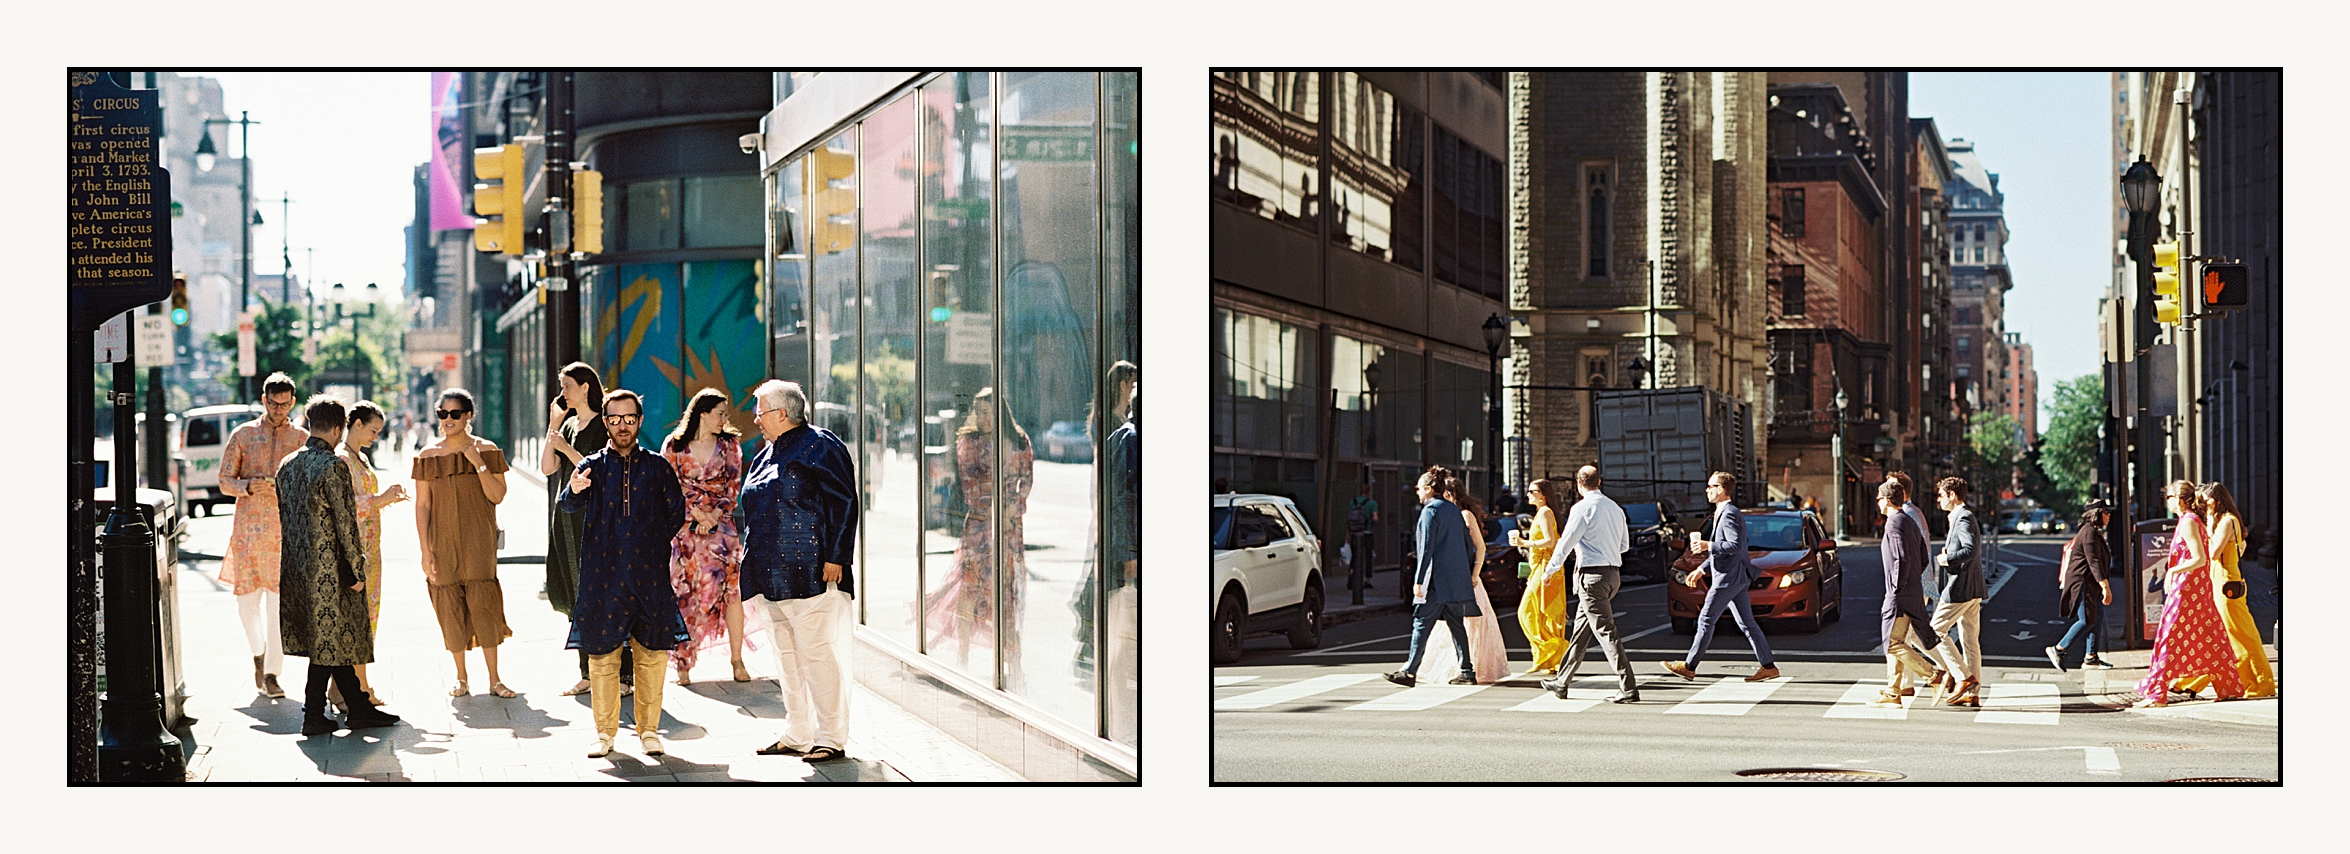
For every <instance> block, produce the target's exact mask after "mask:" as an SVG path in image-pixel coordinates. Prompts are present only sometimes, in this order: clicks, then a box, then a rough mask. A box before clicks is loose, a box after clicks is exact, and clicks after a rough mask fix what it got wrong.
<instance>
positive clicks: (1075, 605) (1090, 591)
mask: <svg viewBox="0 0 2350 854" xmlns="http://www.w3.org/2000/svg"><path fill="white" fill-rule="evenodd" d="M1141 375H1142V369H1141V368H1137V367H1135V366H1134V363H1133V362H1129V361H1126V360H1124V359H1120V360H1118V361H1117V362H1116V363H1114V364H1112V365H1110V370H1109V372H1108V373H1107V374H1106V375H1105V376H1104V377H1103V380H1104V382H1103V383H1102V385H1103V387H1104V388H1107V389H1109V390H1110V413H1109V417H1108V418H1107V419H1106V420H1107V421H1108V422H1109V423H1111V424H1121V423H1122V422H1125V421H1126V420H1127V419H1128V417H1129V415H1128V412H1127V408H1126V405H1127V401H1128V400H1129V399H1131V398H1132V397H1133V396H1134V386H1135V382H1136V381H1137V378H1139V377H1140V376H1141ZM1094 416H1095V413H1094V412H1093V411H1092V409H1091V408H1088V410H1087V411H1086V417H1085V432H1086V433H1087V435H1091V434H1092V433H1093V430H1094V424H1095V423H1096V421H1097V419H1096V418H1095V417H1094ZM1113 429H1116V428H1113ZM1105 441H1106V440H1105ZM1109 451H1110V448H1109V445H1107V444H1104V445H1103V446H1102V453H1104V454H1108V453H1109ZM1105 462H1106V460H1105ZM1103 471H1106V472H1110V471H1114V470H1111V469H1104V470H1103ZM1110 476H1111V477H1115V476H1116V475H1115V474H1114V473H1113V474H1112V475H1110ZM1117 488H1118V486H1117V484H1115V483H1111V484H1107V485H1105V486H1103V487H1102V489H1104V490H1108V491H1115V490H1116V489H1117ZM1096 506H1097V507H1100V508H1103V510H1104V515H1097V516H1096V517H1094V519H1093V520H1092V525H1091V527H1092V530H1091V532H1090V534H1089V536H1090V537H1091V538H1092V542H1088V543H1086V544H1085V578H1084V580H1082V581H1080V582H1078V584H1077V591H1076V594H1075V595H1073V596H1071V597H1070V599H1069V610H1070V611H1072V612H1074V613H1075V614H1076V615H1077V629H1076V631H1074V632H1072V633H1071V634H1073V635H1075V636H1076V638H1077V661H1076V662H1075V663H1074V664H1071V665H1070V666H1069V672H1070V675H1071V676H1074V677H1076V679H1077V684H1079V685H1081V686H1085V687H1086V688H1088V689H1090V688H1091V687H1092V686H1093V653H1094V649H1093V643H1094V641H1093V634H1094V627H1095V623H1094V602H1095V600H1096V598H1097V596H1098V591H1096V590H1095V579H1096V578H1097V577H1098V576H1099V575H1100V573H1099V572H1098V571H1097V569H1096V558H1095V555H1096V553H1097V550H1098V547H1099V546H1100V543H1101V540H1100V538H1101V526H1102V525H1104V524H1109V525H1116V524H1117V522H1116V521H1114V520H1115V519H1116V517H1115V516H1111V515H1107V510H1108V506H1109V502H1108V500H1107V498H1106V497H1105V499H1104V500H1103V501H1102V502H1101V503H1099V504H1097V505H1096ZM1113 563H1114V561H1113ZM1109 586H1110V588H1111V589H1116V588H1117V586H1118V582H1117V581H1115V580H1112V581H1111V582H1110V584H1109Z"/></svg>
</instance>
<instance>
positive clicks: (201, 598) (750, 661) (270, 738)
mask: <svg viewBox="0 0 2350 854" xmlns="http://www.w3.org/2000/svg"><path fill="white" fill-rule="evenodd" d="M378 460H379V461H381V462H383V464H384V468H383V469H382V470H380V471H379V472H378V473H377V477H378V478H379V479H380V480H381V481H382V483H384V484H385V485H389V484H391V483H395V482H402V483H404V482H407V480H408V478H407V471H408V464H407V460H406V458H405V457H404V456H403V455H398V454H389V453H385V454H381V455H379V456H378ZM525 462H530V461H525ZM534 475H535V472H530V471H525V470H524V469H523V468H522V467H517V468H516V469H514V471H513V474H512V475H510V476H509V477H508V478H507V482H508V484H509V488H508V494H507V496H506V500H505V501H504V502H503V503H502V504H501V505H500V506H499V513H498V516H499V521H500V522H501V524H502V525H503V526H504V527H505V528H506V529H507V546H508V548H507V549H505V550H503V551H501V552H499V556H500V558H501V563H500V565H499V567H498V574H499V580H500V581H501V582H502V584H501V586H502V587H503V588H504V592H505V600H506V601H505V612H506V618H507V620H508V622H509V624H510V627H511V628H512V630H513V632H514V636H513V637H510V638H507V639H506V642H505V643H504V644H502V645H501V646H500V647H499V650H500V652H501V653H502V654H501V656H500V660H499V671H500V672H499V676H500V678H502V679H503V680H504V681H505V683H506V685H507V686H508V687H510V688H512V689H513V690H514V691H516V692H517V693H519V694H520V696H518V697H515V698H513V699H500V698H498V697H495V696H491V695H490V694H489V693H488V690H489V683H490V680H489V677H488V674H487V672H486V671H485V670H484V668H483V662H482V657H481V653H480V652H479V651H478V650H476V651H471V652H469V653H468V654H467V655H466V668H467V670H468V671H469V676H470V688H471V692H470V693H469V694H468V695H466V696H462V697H451V696H449V693H448V692H449V690H450V688H451V687H453V686H454V685H455V684H456V672H455V669H454V665H453V663H452V662H451V660H450V656H449V653H448V652H447V651H446V650H444V649H442V648H441V644H440V634H439V630H438V628H437V623H436V622H435V621H434V618H433V614H432V605H431V602H430V601H429V599H428V598H427V597H426V593H425V585H424V580H423V574H422V571H421V569H420V567H419V564H418V558H417V544H416V524H415V521H414V517H413V515H412V512H411V511H412V509H413V506H414V505H413V503H412V502H411V503H402V504H398V505H394V506H392V507H391V508H388V509H387V510H385V511H384V514H383V522H384V526H383V527H384V562H385V564H386V568H385V572H384V578H383V587H384V591H383V606H382V614H381V618H380V620H379V623H378V626H377V631H376V650H375V657H376V663H375V664H373V665H370V666H369V668H368V676H369V681H370V682H371V683H373V684H374V686H375V689H376V693H377V694H378V695H380V696H381V697H383V699H384V708H385V709H386V710H387V711H390V712H392V713H394V714H397V715H400V716H401V717H402V718H403V719H404V721H403V722H402V723H401V724H400V725H398V726H394V727H389V728H384V729H368V730H358V731H351V730H342V731H338V732H337V733H336V734H335V735H333V736H326V737H307V738H306V737H303V736H301V735H299V734H298V733H299V730H300V728H301V718H302V699H301V698H302V689H303V682H304V667H305V666H306V665H307V663H308V662H307V661H306V660H305V659H301V658H293V657H288V658H287V659H286V670H287V672H286V673H285V674H283V675H281V676H280V677H279V681H280V682H281V683H282V684H283V686H284V687H285V689H286V693H287V697H286V698H285V699H281V700H270V699H268V698H266V697H263V696H261V695H260V694H259V693H258V692H256V691H254V690H253V687H252V667H253V664H252V661H253V659H252V656H251V654H250V653H249V652H247V650H246V646H245V640H244V636H243V633H242V632H241V631H240V630H239V629H238V628H237V621H236V601H235V599H234V597H232V596H230V595H229V592H228V591H227V589H226V588H225V586H224V585H221V584H219V583H218V582H216V581H214V580H213V576H214V575H216V574H217V573H218V572H219V564H218V562H217V561H215V560H210V559H201V560H192V561H189V562H184V563H182V564H181V566H180V568H179V572H181V573H182V574H181V576H180V589H181V596H180V603H179V605H180V613H181V617H180V625H181V627H182V629H181V631H182V643H183V645H184V647H183V649H184V652H183V662H184V666H185V668H186V670H187V674H188V675H187V683H188V690H189V692H190V694H191V695H192V696H191V697H190V698H189V700H188V713H189V714H190V715H191V716H193V717H194V718H195V719H196V720H195V721H194V722H193V723H192V724H191V725H189V726H187V727H184V728H182V730H181V731H180V732H179V735H180V737H181V738H182V739H183V740H185V741H186V742H187V743H188V750H189V761H188V776H189V779H190V780H191V781H198V782H281V781H302V782H323V781H332V780H354V779H358V780H373V781H418V782H442V781H462V782H509V781H511V782H586V781H630V782H656V781H658V782H669V781H676V782H720V781H746V782H747V781H760V782H910V781H914V782H1017V781H1019V780H1020V778H1019V777H1018V776H1017V775H1015V774H1013V773H1012V772H1011V771H1009V770H1008V769H1006V768H1004V767H1003V766H1002V765H999V764H997V763H995V762H993V761H991V760H989V759H987V758H986V757H984V756H982V755H980V754H979V753H978V752H976V751H974V750H972V749H971V748H969V747H967V746H965V745H963V744H962V743H961V742H959V741H957V740H956V739H955V738H953V737H951V736H949V735H947V734H945V733H942V732H940V731H939V730H937V729H936V728H934V727H931V726H930V725H929V724H928V723H926V722H924V721H923V720H921V719H920V718H917V717H915V716H914V715H912V714H911V713H908V712H907V711H905V710H904V709H902V708H900V707H898V706H897V705H895V704H893V703H891V702H889V701H888V700H885V699H883V698H881V697H880V696H878V695H876V694H874V693H873V692H871V691H868V690H866V689H865V688H864V687H863V686H861V685H854V684H853V683H852V689H851V690H852V693H851V696H850V708H851V724H850V730H849V731H850V738H849V743H848V745H846V749H847V752H848V754H849V756H850V757H852V759H853V760H854V761H845V762H835V763H827V764H821V765H811V764H809V763H805V762H801V761H800V760H798V759H796V758H793V757H787V756H759V755H757V753H756V751H757V749H758V748H760V747H763V746H766V745H767V744H769V743H771V742H773V741H774V740H775V738H776V737H777V736H778V735H780V734H781V733H782V729H783V717H784V709H783V704H782V702H781V700H780V697H779V695H778V691H777V688H776V684H775V681H774V678H773V675H774V673H775V672H776V660H775V654H774V651H773V646H772V645H771V644H770V643H768V641H767V637H766V636H765V634H764V633H758V634H753V635H752V636H751V637H750V638H748V644H746V648H745V649H744V651H743V661H744V664H745V666H746V667H747V669H749V670H750V672H751V675H752V676H753V679H752V680H751V681H749V682H735V681H732V679H731V678H730V675H729V673H728V671H729V669H730V668H729V665H728V661H727V659H728V656H727V651H726V648H725V647H724V646H720V647H718V648H715V649H710V650H705V651H703V652H702V654H701V659H700V661H698V662H697V663H696V666H695V669H694V675H695V677H696V678H695V680H694V683H693V684H692V685H689V686H679V685H677V684H675V682H674V679H675V675H674V673H672V674H671V677H670V680H671V681H670V682H669V683H668V684H666V685H665V686H664V691H663V702H662V716H661V717H662V720H661V723H660V735H661V739H662V742H663V744H664V746H665V747H666V748H667V750H668V755H666V756H664V757H648V756H645V755H644V754H643V752H642V751H641V750H640V749H639V747H638V745H637V739H636V734H635V728H634V719H635V709H634V704H633V702H632V701H630V700H623V701H622V704H621V712H620V718H621V721H620V733H619V737H618V738H617V739H616V740H615V750H614V751H613V753H612V754H611V755H610V756H607V757H605V758H602V759H589V758H587V751H588V749H589V748H590V747H592V746H593V745H594V744H595V727H594V724H593V721H592V716H591V714H590V707H589V699H588V697H587V695H585V694H582V695H578V696H571V697H565V696H561V695H560V692H561V691H563V690H564V689H566V688H569V687H570V686H571V685H572V683H573V682H575V681H576V680H577V679H578V678H579V671H578V658H577V653H576V652H574V651H572V650H567V649H564V648H563V642H564V638H565V637H566V636H567V635H568V633H569V626H570V624H569V622H568V621H567V620H566V619H565V618H564V617H563V616H562V615H561V614H558V613H556V612H555V611H554V609H553V608H551V607H548V605H547V603H546V600H545V599H543V598H541V596H540V587H541V583H542V582H543V581H544V580H545V568H544V563H543V555H544V554H545V538H546V535H545V530H544V529H545V522H544V518H545V512H546V510H545V508H546V492H545V487H544V485H543V484H542V483H541V482H540V481H539V479H538V478H536V477H535V476H534ZM224 509H225V508H224ZM193 521H194V522H195V523H196V529H195V531H194V532H193V533H192V535H191V537H190V539H189V541H188V542H187V543H186V544H185V548H186V550H188V551H193V552H198V553H204V554H218V553H220V551H221V550H222V548H223V546H224V545H225V543H226V541H227V537H228V520H227V518H226V517H225V516H224V517H216V518H214V519H197V520H193ZM517 557H520V558H525V559H529V558H540V559H539V560H533V561H532V562H528V563H523V562H513V563H507V562H505V561H506V560H507V559H512V558H517ZM851 648H852V649H853V648H854V647H853V645H852V647H851Z"/></svg>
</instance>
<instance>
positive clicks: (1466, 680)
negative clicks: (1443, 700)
mask: <svg viewBox="0 0 2350 854" xmlns="http://www.w3.org/2000/svg"><path fill="white" fill-rule="evenodd" d="M1444 684H1446V685H1475V684H1477V675H1476V674H1474V673H1463V674H1461V675H1459V676H1455V677H1453V678H1451V679H1447V680H1444Z"/></svg>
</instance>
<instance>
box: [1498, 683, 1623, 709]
mask: <svg viewBox="0 0 2350 854" xmlns="http://www.w3.org/2000/svg"><path fill="white" fill-rule="evenodd" d="M1615 686H1616V679H1615V677H1613V676H1605V677H1602V676H1588V677H1584V678H1581V679H1577V680H1575V681H1574V683H1572V684H1570V685H1569V686H1568V687H1569V688H1571V689H1572V688H1581V689H1585V690H1586V691H1597V690H1602V689H1608V688H1614V687H1615ZM1596 705H1599V701H1598V700H1587V699H1584V698H1582V697H1574V698H1571V699H1566V700H1561V699H1559V698H1558V695H1557V694H1553V693H1550V692H1549V691H1541V692H1537V693H1535V695H1534V699H1531V700H1527V701H1526V702H1523V703H1519V704H1517V705H1515V706H1511V707H1509V708H1506V709H1502V711H1505V712H1580V711H1583V710H1584V709H1588V708H1591V707H1592V706H1596Z"/></svg>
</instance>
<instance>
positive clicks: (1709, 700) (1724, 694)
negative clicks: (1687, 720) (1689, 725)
mask: <svg viewBox="0 0 2350 854" xmlns="http://www.w3.org/2000/svg"><path fill="white" fill-rule="evenodd" d="M1788 681H1789V680H1788V679H1787V677H1785V676H1781V677H1777V678H1775V679H1767V680H1764V681H1761V682H1747V681H1744V680H1732V679H1723V680H1721V681H1718V682H1715V683H1714V684H1711V685H1707V686H1705V689H1704V690H1702V691H1699V692H1697V696H1694V697H1690V698H1689V699H1686V700H1682V701H1681V702H1679V703H1675V704H1673V707H1672V708H1670V709H1666V710H1665V714H1668V715H1743V714H1746V713H1747V712H1750V711H1753V710H1754V706H1755V704H1757V703H1760V702H1762V701H1763V700H1765V699H1769V698H1770V696H1771V692H1773V691H1777V690H1779V686H1781V685H1785V684H1787V682H1788Z"/></svg>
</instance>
